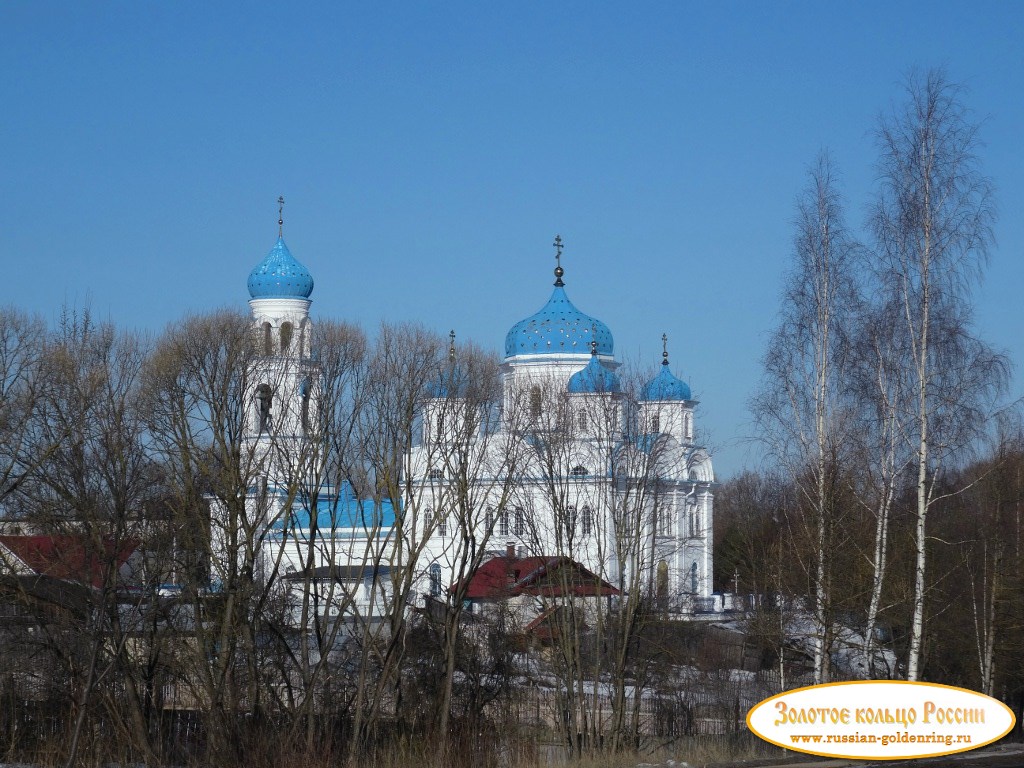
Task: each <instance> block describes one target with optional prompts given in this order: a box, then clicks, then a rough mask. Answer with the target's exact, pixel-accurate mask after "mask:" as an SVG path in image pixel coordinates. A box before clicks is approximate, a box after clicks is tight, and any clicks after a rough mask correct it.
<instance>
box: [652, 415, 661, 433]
mask: <svg viewBox="0 0 1024 768" xmlns="http://www.w3.org/2000/svg"><path fill="white" fill-rule="evenodd" d="M651 432H653V433H654V434H658V433H659V432H661V418H659V417H658V416H651Z"/></svg>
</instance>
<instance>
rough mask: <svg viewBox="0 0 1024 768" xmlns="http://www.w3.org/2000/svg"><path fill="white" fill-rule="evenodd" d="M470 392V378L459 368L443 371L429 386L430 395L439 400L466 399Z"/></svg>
mask: <svg viewBox="0 0 1024 768" xmlns="http://www.w3.org/2000/svg"><path fill="white" fill-rule="evenodd" d="M468 390H469V377H468V376H466V375H465V373H464V372H463V370H462V368H460V367H459V366H455V367H453V368H448V369H446V370H444V371H441V373H439V374H438V375H437V378H435V379H434V380H433V381H431V382H430V384H429V385H428V386H427V393H428V395H429V396H430V397H434V398H438V399H444V398H447V397H465V396H466V393H467V391H468Z"/></svg>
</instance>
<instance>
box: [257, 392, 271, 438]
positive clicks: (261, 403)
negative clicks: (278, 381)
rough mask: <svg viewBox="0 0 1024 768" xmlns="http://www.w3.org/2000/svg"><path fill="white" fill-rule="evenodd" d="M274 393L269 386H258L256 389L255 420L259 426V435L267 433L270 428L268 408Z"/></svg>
mask: <svg viewBox="0 0 1024 768" xmlns="http://www.w3.org/2000/svg"><path fill="white" fill-rule="evenodd" d="M273 400H274V391H273V390H272V389H271V388H270V385H269V384H260V385H259V386H258V387H256V418H257V424H258V425H259V433H260V434H261V435H262V434H263V433H264V432H269V431H270V427H271V421H272V419H271V414H270V408H271V406H272V405H273Z"/></svg>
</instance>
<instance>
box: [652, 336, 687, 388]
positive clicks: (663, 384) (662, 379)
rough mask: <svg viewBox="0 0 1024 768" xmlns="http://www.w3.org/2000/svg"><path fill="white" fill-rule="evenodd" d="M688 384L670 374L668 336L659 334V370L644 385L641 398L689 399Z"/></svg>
mask: <svg viewBox="0 0 1024 768" xmlns="http://www.w3.org/2000/svg"><path fill="white" fill-rule="evenodd" d="M691 397H692V395H691V393H690V386H689V385H688V384H687V383H686V382H685V381H680V380H679V379H677V378H676V377H675V376H673V375H672V370H671V369H670V368H669V367H668V336H666V335H665V334H664V333H663V334H661V371H660V372H659V373H658V375H657V376H655V377H654V378H653V379H651V380H650V381H649V382H647V384H645V385H644V388H643V391H642V392H641V393H640V399H641V400H655V401H665V400H690V399H691Z"/></svg>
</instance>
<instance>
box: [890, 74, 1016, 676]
mask: <svg viewBox="0 0 1024 768" xmlns="http://www.w3.org/2000/svg"><path fill="white" fill-rule="evenodd" d="M878 144H879V149H880V153H881V156H880V160H879V175H880V179H881V181H880V184H881V188H880V190H879V194H878V200H877V204H876V206H875V211H874V215H873V226H874V231H875V236H876V239H877V243H878V251H879V254H878V256H879V259H880V263H879V265H878V269H879V273H880V274H879V286H880V289H881V290H882V291H883V292H884V293H885V294H886V295H887V296H889V297H891V300H892V301H893V302H894V303H895V304H896V306H899V307H900V308H901V310H902V311H901V322H900V325H899V327H897V328H894V329H893V331H894V333H898V334H905V336H906V339H907V345H906V346H907V350H908V353H909V359H908V360H907V366H908V370H909V372H910V374H911V382H910V385H911V387H912V392H913V395H912V399H913V410H912V417H911V418H912V421H911V422H910V423H911V424H912V431H911V435H912V437H911V439H912V440H913V444H914V452H915V457H914V467H915V470H916V472H915V474H916V477H915V495H916V509H915V533H914V542H915V545H914V546H915V558H914V588H913V606H912V616H911V620H910V632H909V635H910V643H909V650H908V656H907V679H908V680H917V679H918V678H919V677H920V675H921V667H922V650H923V647H924V639H925V631H926V627H925V623H926V598H927V593H928V588H929V583H928V578H927V566H928V525H927V522H928V513H929V511H930V509H931V508H932V506H933V504H934V503H935V502H936V500H937V496H938V494H937V490H938V488H939V486H938V481H939V479H940V478H941V476H942V473H943V470H944V469H945V468H947V467H948V466H949V465H950V464H955V463H957V462H958V461H961V460H962V456H961V454H960V453H959V452H960V451H961V450H962V449H964V448H966V447H967V446H968V445H969V444H970V442H971V440H972V439H973V438H975V437H976V436H977V435H978V433H979V431H980V430H981V429H983V427H984V415H985V410H986V406H987V404H988V403H989V402H990V401H991V398H992V396H993V395H994V394H996V393H998V392H999V391H1000V390H1001V389H1002V387H1003V386H1004V383H1005V381H1006V365H1005V361H1004V360H1003V359H1002V358H1001V357H1000V356H999V355H997V354H995V353H993V352H992V350H990V349H989V348H988V346H987V345H985V344H984V343H983V342H982V341H980V340H979V339H977V338H976V337H974V336H973V335H972V328H971V289H972V287H973V285H974V283H975V282H976V281H977V279H978V278H979V276H980V273H981V269H982V267H983V266H984V264H985V262H986V259H987V255H988V248H989V245H990V243H991V229H990V228H991V224H992V221H993V218H994V209H993V205H992V188H991V183H990V182H989V179H988V178H987V177H986V176H985V175H984V174H983V172H982V171H981V169H980V166H979V160H978V156H977V153H976V152H977V148H978V128H977V125H976V123H975V122H974V121H973V120H972V118H971V115H970V113H969V111H968V109H967V107H966V106H965V104H964V102H963V91H962V89H961V88H960V87H959V86H957V85H955V84H953V83H951V82H949V80H948V79H947V78H946V75H945V74H944V73H943V72H942V71H939V70H929V71H928V72H926V73H924V74H920V75H919V74H914V75H911V76H910V78H909V79H908V81H907V85H906V101H905V103H904V104H903V105H901V106H900V107H898V108H897V109H896V110H895V111H894V112H893V114H892V115H890V116H888V117H885V118H884V119H883V120H882V121H881V124H880V127H879V131H878Z"/></svg>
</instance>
